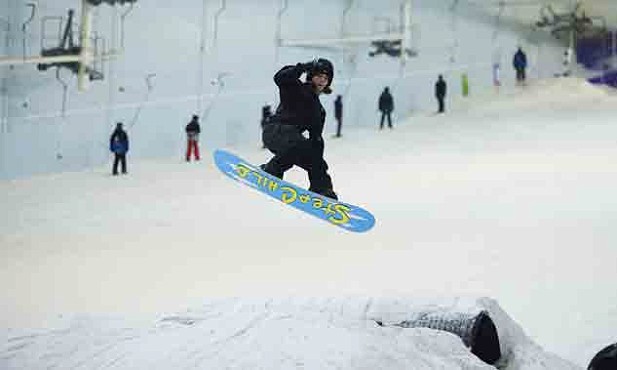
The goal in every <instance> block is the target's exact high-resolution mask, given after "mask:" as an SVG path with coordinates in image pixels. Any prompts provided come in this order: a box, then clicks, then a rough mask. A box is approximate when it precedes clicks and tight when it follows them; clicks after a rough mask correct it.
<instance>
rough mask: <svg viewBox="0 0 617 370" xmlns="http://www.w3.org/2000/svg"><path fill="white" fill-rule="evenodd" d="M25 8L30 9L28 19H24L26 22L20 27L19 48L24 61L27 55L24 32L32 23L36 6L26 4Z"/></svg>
mask: <svg viewBox="0 0 617 370" xmlns="http://www.w3.org/2000/svg"><path fill="white" fill-rule="evenodd" d="M26 6H27V7H29V8H30V17H29V18H28V19H26V21H25V22H24V23H22V25H21V33H22V40H21V47H22V55H23V58H24V60H25V59H26V55H27V54H28V51H27V50H26V49H27V43H28V42H27V39H26V32H27V31H28V25H29V24H30V23H31V22H32V20H33V19H34V16H35V14H36V4H35V3H28V4H26Z"/></svg>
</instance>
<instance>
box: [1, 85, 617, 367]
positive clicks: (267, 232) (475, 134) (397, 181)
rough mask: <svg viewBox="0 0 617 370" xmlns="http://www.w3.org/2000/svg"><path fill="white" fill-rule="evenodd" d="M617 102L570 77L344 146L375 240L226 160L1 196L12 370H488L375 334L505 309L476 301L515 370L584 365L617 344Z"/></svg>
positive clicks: (437, 338)
mask: <svg viewBox="0 0 617 370" xmlns="http://www.w3.org/2000/svg"><path fill="white" fill-rule="evenodd" d="M616 103H617V100H616V98H615V96H614V94H611V93H609V92H607V91H605V90H598V89H597V88H594V87H590V86H589V85H587V84H586V83H584V82H582V81H579V80H570V79H564V80H553V81H550V82H542V83H539V84H537V85H531V86H527V87H526V88H525V89H521V90H516V91H513V92H510V91H502V92H500V94H499V95H497V96H495V95H494V94H493V93H485V94H483V95H480V96H479V97H476V98H473V100H472V101H458V102H456V104H455V106H454V107H453V109H454V111H453V112H451V113H447V114H446V115H443V116H432V115H431V114H429V113H426V114H422V113H418V114H416V115H414V116H412V117H410V118H409V119H408V120H406V121H404V122H399V123H398V124H397V125H396V126H395V129H394V130H392V131H389V130H384V131H378V130H376V129H366V128H362V129H354V128H345V129H344V131H343V138H342V139H328V140H327V141H328V143H327V149H326V156H327V160H328V161H329V164H330V167H331V173H332V175H333V180H334V184H335V187H336V190H337V192H338V193H339V194H340V196H341V197H342V199H344V200H348V201H350V202H353V203H358V204H362V205H363V206H365V207H366V208H367V209H369V210H371V211H372V212H373V213H374V214H375V215H376V217H377V224H376V226H375V228H374V230H372V231H371V232H369V233H367V234H350V233H347V232H345V231H343V230H338V229H336V228H334V227H332V226H330V225H327V224H325V223H323V222H320V221H318V220H315V219H313V218H312V217H310V216H307V215H304V214H302V213H300V212H298V211H295V210H292V209H288V208H286V207H285V206H283V205H281V204H279V203H276V202H275V201H273V200H271V199H268V198H265V197H263V196H262V195H260V194H257V193H255V192H251V191H247V190H246V189H244V188H242V186H241V185H238V184H235V183H233V182H231V181H229V180H228V179H227V178H225V177H224V176H222V175H221V174H219V173H218V172H217V170H216V169H215V167H214V166H213V164H212V163H211V161H210V160H209V159H208V160H204V161H202V162H201V163H191V164H186V163H182V162H181V161H180V160H179V159H168V160H166V161H156V162H155V161H147V162H146V161H139V160H134V159H129V175H127V176H124V177H118V178H116V177H112V176H110V175H109V168H97V169H92V170H91V171H87V172H79V173H62V174H55V175H50V176H40V177H34V178H30V179H22V180H13V181H3V182H2V183H0V197H1V201H0V203H1V204H3V209H5V212H3V213H2V215H1V216H0V217H1V218H0V245H1V246H2V248H1V249H0V253H1V255H0V261H1V262H0V263H1V264H2V265H1V268H0V292H1V294H2V302H6V303H4V304H3V307H2V312H1V317H2V327H3V328H5V329H4V330H3V333H4V338H5V346H4V349H3V350H2V355H1V356H0V367H1V368H47V367H50V366H54V365H57V366H58V367H60V368H72V367H75V368H95V367H99V366H100V367H104V366H107V367H110V368H147V367H150V368H174V367H178V368H192V367H198V368H199V367H201V368H220V367H223V366H229V367H231V368H276V367H277V364H279V365H280V367H281V368H298V367H306V368H336V367H340V368H363V367H365V368H380V367H381V368H414V369H416V368H418V369H421V368H444V369H446V368H447V369H451V368H465V369H469V368H484V367H485V365H484V364H482V363H481V362H479V361H478V360H477V359H476V358H475V357H473V356H472V355H470V354H469V353H468V352H467V351H466V350H465V349H464V346H463V345H462V343H461V342H460V340H457V338H456V337H454V336H452V335H450V334H447V333H442V332H436V331H433V330H428V329H401V328H392V327H389V328H383V327H377V326H375V325H374V322H373V321H371V320H367V317H368V318H375V317H376V315H377V316H378V315H382V316H384V315H387V313H388V312H391V311H393V310H399V308H398V307H399V306H398V304H399V303H396V302H393V300H394V301H396V299H394V298H393V297H396V298H397V299H398V300H399V301H402V302H407V304H406V308H405V310H410V311H412V310H414V309H415V308H417V307H418V306H424V305H426V304H431V302H433V304H437V305H439V304H443V301H440V300H437V302H438V303H434V300H435V297H446V301H447V302H448V300H449V302H450V303H446V304H445V305H446V306H448V307H453V306H454V307H456V306H457V303H452V302H458V300H459V298H457V297H490V298H491V300H486V299H481V298H478V299H476V298H461V299H463V301H465V300H471V302H472V303H473V305H479V306H481V307H483V308H486V309H488V310H489V311H490V312H491V314H492V315H494V317H493V318H494V320H495V321H496V323H497V324H498V329H499V330H500V337H501V338H502V340H503V342H504V343H506V344H505V345H506V348H505V350H506V351H505V353H506V357H505V358H506V360H508V362H507V363H505V364H502V366H505V368H507V369H567V368H578V367H583V366H585V365H586V364H587V362H588V361H589V359H591V357H592V356H593V355H594V354H595V352H596V351H598V350H599V349H601V348H603V347H604V346H605V345H607V344H608V343H611V342H614V337H613V335H614V333H613V330H612V329H613V328H615V327H617V307H615V305H614V303H613V302H617V291H615V289H614V287H613V282H614V281H615V279H616V278H617V272H616V271H615V269H614V261H615V260H616V258H617V250H616V249H615V248H614V245H615V242H616V241H617V237H616V236H615V233H614V232H613V227H614V226H613V225H614V224H615V221H617V198H616V197H614V189H615V188H616V186H617V171H616V170H617V165H616V164H615V163H617V161H615V159H616V158H617V148H616V147H615V145H614V143H615V139H616V138H617V127H616V126H615V118H614V117H615V113H616V111H617V104H616ZM492 107H493V108H492ZM329 129H331V130H333V128H332V127H330V128H329ZM210 149H212V148H210ZM235 150H236V151H237V152H238V153H240V154H241V155H242V156H243V157H245V158H251V159H252V160H254V161H255V162H256V163H258V162H261V161H264V160H265V159H266V158H268V154H267V153H266V152H265V151H261V150H259V149H257V148H255V149H252V148H235ZM286 178H287V179H289V180H291V181H295V182H297V183H299V184H306V179H305V175H304V174H303V173H301V172H300V171H295V170H293V171H291V172H290V173H289V174H288V175H287V177H286ZM231 297H235V298H233V299H232V298H231ZM287 297H289V298H287ZM309 297H315V298H314V299H310V298H309ZM326 297H334V298H332V299H327V298H326ZM345 297H349V298H345ZM354 297H355V298H354ZM388 297H389V298H388ZM420 297H426V298H425V299H422V298H420ZM204 302H205V303H204ZM367 302H381V303H380V304H379V305H378V306H379V307H382V308H381V309H380V311H379V312H375V313H374V314H375V315H373V316H370V315H369V314H368V313H367V312H369V313H370V311H367V312H364V311H362V310H361V309H360V307H366V305H367ZM497 302H498V303H499V304H497ZM371 306H372V307H376V305H375V303H371ZM347 307H350V308H349V310H348V309H347ZM405 310H403V311H405ZM399 311H400V310H399ZM363 312H364V313H363ZM397 312H398V311H397ZM505 312H507V313H508V314H507V315H506V314H505ZM510 317H511V319H510ZM381 318H382V319H383V317H381ZM500 322H501V324H500ZM520 328H523V329H524V332H523V329H520ZM524 333H526V334H524ZM502 344H503V343H502ZM540 346H541V347H540ZM545 351H548V352H552V353H555V354H557V355H559V356H560V357H562V358H564V359H567V360H569V361H571V362H573V363H575V364H576V366H575V365H568V364H566V363H565V362H563V360H560V359H558V358H556V357H555V356H553V355H551V354H550V353H548V352H545ZM328 361H330V362H328Z"/></svg>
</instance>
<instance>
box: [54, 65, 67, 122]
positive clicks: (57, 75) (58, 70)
mask: <svg viewBox="0 0 617 370" xmlns="http://www.w3.org/2000/svg"><path fill="white" fill-rule="evenodd" d="M56 80H58V82H60V84H61V85H62V111H61V114H62V118H65V117H66V100H67V92H68V87H69V86H68V84H67V83H66V82H65V81H63V80H62V78H60V67H56Z"/></svg>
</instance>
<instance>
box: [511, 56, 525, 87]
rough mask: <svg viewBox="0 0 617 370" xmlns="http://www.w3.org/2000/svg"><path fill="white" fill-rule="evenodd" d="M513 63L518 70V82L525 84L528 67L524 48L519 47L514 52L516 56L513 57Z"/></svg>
mask: <svg viewBox="0 0 617 370" xmlns="http://www.w3.org/2000/svg"><path fill="white" fill-rule="evenodd" d="M512 65H513V66H514V69H515V70H516V82H517V83H518V84H523V83H524V82H525V78H526V76H525V69H526V68H527V55H525V53H524V52H523V49H522V48H520V47H519V48H518V50H517V51H516V53H515V54H514V58H512Z"/></svg>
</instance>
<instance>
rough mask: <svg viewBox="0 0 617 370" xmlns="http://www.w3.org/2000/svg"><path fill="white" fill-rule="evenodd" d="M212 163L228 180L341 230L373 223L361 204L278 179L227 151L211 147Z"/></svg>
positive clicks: (361, 229)
mask: <svg viewBox="0 0 617 370" xmlns="http://www.w3.org/2000/svg"><path fill="white" fill-rule="evenodd" d="M214 163H215V164H216V166H217V167H218V168H219V169H220V170H221V171H222V172H223V173H224V174H225V175H227V176H229V177H231V178H232V179H234V180H236V181H238V182H240V183H243V184H245V185H248V186H250V187H252V188H253V189H255V190H257V191H259V192H261V193H263V194H266V195H268V196H270V197H272V198H274V199H276V200H278V201H280V202H282V203H284V204H286V205H289V206H291V207H294V208H296V209H299V210H301V211H303V212H306V213H308V214H310V215H313V216H315V217H317V218H320V219H322V220H324V221H327V222H329V223H330V224H332V225H335V226H338V227H340V228H343V229H345V230H348V231H353V232H364V231H368V230H370V229H371V228H372V227H373V225H374V224H375V218H374V217H373V215H372V214H371V213H370V212H368V211H366V210H365V209H363V208H361V207H358V206H355V205H351V204H348V203H343V202H339V201H338V200H335V199H331V198H328V197H325V196H323V195H321V194H317V193H314V192H312V191H309V190H306V189H303V188H301V187H299V186H297V185H294V184H292V183H290V182H287V181H285V180H282V179H279V178H278V177H275V176H272V175H270V174H269V173H267V172H264V171H262V170H261V169H260V168H259V167H258V166H255V165H252V164H250V163H249V162H247V161H245V160H243V159H242V158H240V157H238V156H236V155H234V154H232V153H230V152H228V151H225V150H222V149H217V150H215V151H214Z"/></svg>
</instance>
